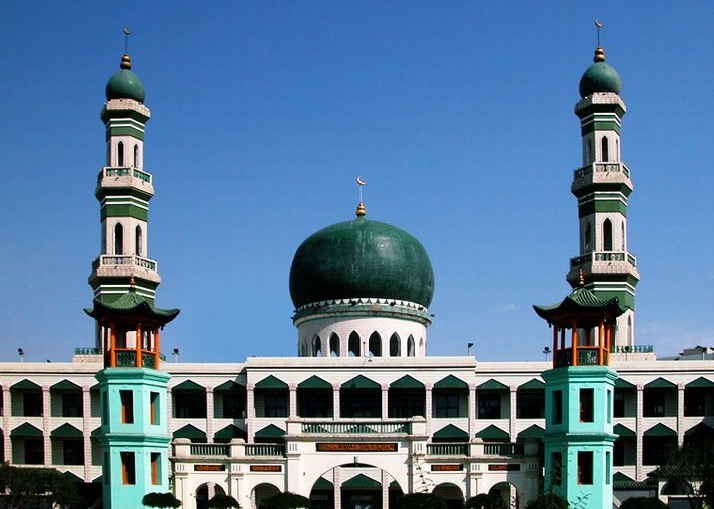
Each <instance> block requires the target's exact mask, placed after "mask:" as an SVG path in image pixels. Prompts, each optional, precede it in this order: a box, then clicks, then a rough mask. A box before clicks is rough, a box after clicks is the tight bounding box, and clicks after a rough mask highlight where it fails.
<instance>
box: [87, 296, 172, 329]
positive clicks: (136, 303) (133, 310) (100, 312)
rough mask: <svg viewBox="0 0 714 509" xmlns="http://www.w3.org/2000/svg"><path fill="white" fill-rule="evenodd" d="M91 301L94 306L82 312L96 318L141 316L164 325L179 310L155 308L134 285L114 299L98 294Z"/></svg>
mask: <svg viewBox="0 0 714 509" xmlns="http://www.w3.org/2000/svg"><path fill="white" fill-rule="evenodd" d="M93 303H94V307H93V308H85V310H84V312H85V313H87V314H88V315H89V316H91V317H92V318H96V319H97V320H100V319H102V318H104V317H106V316H114V317H118V318H119V317H127V318H130V317H142V318H148V319H151V320H152V321H154V322H158V323H159V324H161V325H165V324H167V323H169V322H170V321H171V320H173V319H174V318H176V317H177V316H178V314H179V313H180V312H181V311H180V310H179V309H161V308H157V307H156V306H154V303H153V302H152V301H151V300H150V299H148V298H147V297H144V296H143V295H139V294H138V293H137V292H136V289H135V288H134V287H131V288H130V289H129V291H128V292H127V293H125V294H124V295H122V296H121V297H119V298H118V299H117V300H115V301H112V302H104V300H102V298H101V296H100V297H97V298H95V299H94V301H93Z"/></svg>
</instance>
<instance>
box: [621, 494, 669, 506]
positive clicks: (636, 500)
mask: <svg viewBox="0 0 714 509" xmlns="http://www.w3.org/2000/svg"><path fill="white" fill-rule="evenodd" d="M620 509H667V504H665V503H664V502H662V501H661V500H660V499H658V498H649V497H631V498H628V499H627V500H625V501H624V502H623V503H622V505H621V506H620Z"/></svg>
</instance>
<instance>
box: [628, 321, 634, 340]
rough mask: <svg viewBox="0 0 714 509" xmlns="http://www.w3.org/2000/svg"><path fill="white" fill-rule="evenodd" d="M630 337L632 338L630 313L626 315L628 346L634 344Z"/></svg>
mask: <svg viewBox="0 0 714 509" xmlns="http://www.w3.org/2000/svg"><path fill="white" fill-rule="evenodd" d="M632 339H633V338H632V315H630V316H628V317H627V344H628V346H629V345H633V344H634V343H633V341H632Z"/></svg>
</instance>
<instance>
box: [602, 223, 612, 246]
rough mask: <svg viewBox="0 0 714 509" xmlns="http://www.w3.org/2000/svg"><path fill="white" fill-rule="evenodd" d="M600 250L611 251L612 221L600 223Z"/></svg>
mask: <svg viewBox="0 0 714 509" xmlns="http://www.w3.org/2000/svg"><path fill="white" fill-rule="evenodd" d="M602 250H603V251H612V221H610V220H609V219H605V220H604V221H603V222H602Z"/></svg>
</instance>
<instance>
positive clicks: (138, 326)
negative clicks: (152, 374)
mask: <svg viewBox="0 0 714 509" xmlns="http://www.w3.org/2000/svg"><path fill="white" fill-rule="evenodd" d="M135 343H136V345H134V346H136V367H137V368H141V367H143V366H144V359H143V358H142V357H141V346H142V345H141V343H142V341H141V324H140V323H137V324H136V340H135Z"/></svg>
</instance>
